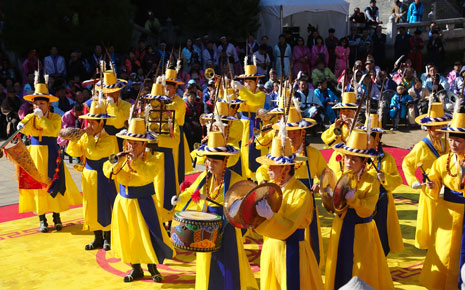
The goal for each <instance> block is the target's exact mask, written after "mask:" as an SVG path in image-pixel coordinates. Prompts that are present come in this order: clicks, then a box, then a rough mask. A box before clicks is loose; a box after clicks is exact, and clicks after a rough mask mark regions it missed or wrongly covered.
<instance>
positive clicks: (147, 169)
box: [103, 152, 163, 186]
mask: <svg viewBox="0 0 465 290" xmlns="http://www.w3.org/2000/svg"><path fill="white" fill-rule="evenodd" d="M125 161H126V158H125V157H123V158H121V159H120V160H119V162H118V163H117V164H115V165H114V164H111V163H110V162H109V161H107V162H105V163H104V164H103V172H104V174H105V176H106V177H107V178H109V177H110V174H111V173H112V172H113V175H112V179H114V180H116V181H117V182H118V183H120V184H122V185H125V186H142V185H146V184H148V183H150V182H153V180H154V179H155V176H156V175H157V174H158V172H159V170H162V168H161V166H163V164H162V163H161V162H160V156H159V155H152V154H151V153H148V152H146V153H145V158H144V159H142V158H139V159H137V160H136V161H134V162H132V163H131V168H132V169H133V170H134V171H132V170H130V169H129V166H128V164H127V162H125ZM121 167H123V168H122V169H121ZM120 169H121V170H120Z"/></svg>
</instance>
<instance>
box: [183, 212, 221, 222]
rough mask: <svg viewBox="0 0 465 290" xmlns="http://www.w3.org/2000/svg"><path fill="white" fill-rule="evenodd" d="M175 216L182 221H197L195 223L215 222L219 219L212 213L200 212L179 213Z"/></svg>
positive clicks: (219, 218)
mask: <svg viewBox="0 0 465 290" xmlns="http://www.w3.org/2000/svg"><path fill="white" fill-rule="evenodd" d="M175 216H176V217H177V218H180V219H184V220H197V221H217V220H221V217H220V216H219V215H217V214H214V213H208V212H201V211H189V210H188V211H179V212H177V213H175Z"/></svg>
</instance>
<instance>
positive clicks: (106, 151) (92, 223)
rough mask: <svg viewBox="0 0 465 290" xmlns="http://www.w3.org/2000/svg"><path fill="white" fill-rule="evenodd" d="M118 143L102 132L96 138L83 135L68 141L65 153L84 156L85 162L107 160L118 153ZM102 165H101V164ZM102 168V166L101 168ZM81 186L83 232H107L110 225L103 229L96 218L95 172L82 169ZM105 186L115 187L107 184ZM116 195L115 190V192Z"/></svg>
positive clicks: (85, 168) (112, 184)
mask: <svg viewBox="0 0 465 290" xmlns="http://www.w3.org/2000/svg"><path fill="white" fill-rule="evenodd" d="M118 151H119V150H118V143H117V142H116V140H115V138H113V137H112V136H110V135H108V133H106V132H105V131H102V132H101V133H100V135H99V136H98V137H93V136H89V135H87V134H84V135H82V136H81V138H80V139H79V140H77V141H73V140H70V141H69V143H68V147H67V148H66V153H68V155H70V156H72V157H81V156H84V157H85V158H86V162H88V161H87V160H95V161H98V160H101V159H104V158H108V156H110V154H112V153H114V154H116V153H118ZM102 165H103V164H102ZM102 167H103V166H102ZM81 186H82V196H83V202H82V206H83V212H84V224H83V229H84V230H90V231H99V230H103V231H109V230H110V229H111V224H110V225H108V226H106V227H103V226H102V225H101V224H100V223H99V222H98V220H97V218H98V198H97V196H98V195H97V171H96V170H91V169H88V168H87V167H84V169H83V170H82V174H81ZM106 186H108V187H109V186H113V187H115V186H116V185H115V184H114V183H108V184H107V185H106ZM115 193H116V190H115Z"/></svg>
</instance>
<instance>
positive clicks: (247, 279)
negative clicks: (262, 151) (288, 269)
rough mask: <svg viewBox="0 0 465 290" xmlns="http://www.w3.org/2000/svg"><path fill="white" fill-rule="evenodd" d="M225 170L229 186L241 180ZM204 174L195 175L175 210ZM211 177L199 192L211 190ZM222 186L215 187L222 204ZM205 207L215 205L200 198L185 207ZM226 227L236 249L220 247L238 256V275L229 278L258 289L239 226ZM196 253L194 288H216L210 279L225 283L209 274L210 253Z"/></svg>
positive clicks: (180, 207)
mask: <svg viewBox="0 0 465 290" xmlns="http://www.w3.org/2000/svg"><path fill="white" fill-rule="evenodd" d="M227 170H228V171H229V173H230V181H229V187H231V186H233V185H234V184H235V183H237V182H239V181H241V180H243V178H242V177H241V176H240V175H238V174H236V173H235V172H233V171H230V170H229V169H227ZM205 176H206V171H204V172H203V173H201V174H200V175H199V176H198V177H197V179H196V180H195V182H194V183H193V184H192V185H191V186H190V187H189V188H187V189H186V190H185V191H184V192H183V193H182V194H181V195H180V201H179V202H178V204H177V206H176V209H177V210H181V209H182V208H183V207H184V206H185V204H186V203H187V202H188V201H189V199H190V197H191V195H192V194H193V193H194V192H195V190H196V189H197V187H198V185H199V184H200V182H201V181H202V180H203V179H204V178H205ZM225 176H226V173H225ZM211 179H212V177H209V182H208V183H205V185H204V186H203V187H202V188H201V189H200V193H201V194H206V193H207V187H208V189H209V191H208V192H210V193H212V192H213V190H214V188H213V186H212V182H211ZM224 182H227V181H226V180H225V181H224ZM224 186H225V184H224V183H223V184H222V185H221V187H219V188H217V190H218V196H217V197H216V198H215V201H216V202H217V203H219V204H224V194H225V192H224V191H225V188H224ZM207 207H213V208H215V207H216V205H214V204H212V203H210V202H207V201H203V200H202V201H200V202H199V203H195V202H190V203H189V206H188V207H187V209H188V210H195V211H202V210H203V209H204V208H205V210H207ZM216 209H218V208H216ZM223 226H225V220H223ZM228 227H230V228H229V229H228V230H232V231H234V233H235V237H236V238H235V239H236V240H235V244H236V249H234V248H231V249H222V250H223V251H224V250H230V251H237V258H238V265H239V275H237V276H235V275H234V274H233V277H232V278H231V279H232V280H234V284H235V285H237V286H239V285H240V289H258V284H257V281H256V279H255V277H254V275H253V273H252V269H251V268H250V264H249V260H248V258H247V255H246V253H245V250H244V245H243V239H242V232H241V230H240V229H239V228H232V226H231V225H230V224H228ZM225 242H227V241H225V237H224V236H223V240H222V247H223V246H224V244H225ZM196 255H197V261H196V275H195V289H196V290H205V289H212V290H216V289H215V288H214V287H213V286H212V285H210V281H212V283H214V284H216V285H224V284H226V279H225V278H224V277H211V276H210V269H211V264H212V253H200V252H198V253H196ZM223 262H227V261H223ZM227 268H229V267H227ZM229 287H231V288H230V289H236V288H234V287H233V286H232V285H229ZM218 289H222V288H218ZM237 289H238V288H237Z"/></svg>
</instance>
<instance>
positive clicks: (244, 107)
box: [238, 87, 267, 179]
mask: <svg viewBox="0 0 465 290" xmlns="http://www.w3.org/2000/svg"><path fill="white" fill-rule="evenodd" d="M239 99H240V100H243V101H245V103H242V104H241V105H240V107H239V110H238V112H240V113H241V122H242V124H243V126H244V127H243V131H242V141H241V157H242V175H243V176H244V177H247V178H252V179H255V171H256V168H255V169H254V168H253V167H254V166H256V167H257V168H258V167H259V164H258V163H256V161H255V158H256V157H259V156H262V155H265V154H266V153H267V152H264V150H258V152H257V150H256V149H255V143H254V142H252V141H253V139H252V138H251V135H252V136H253V132H250V130H251V128H255V127H257V129H260V124H259V123H258V121H256V122H254V124H250V122H251V121H250V119H254V118H253V116H252V115H255V114H256V112H257V110H258V109H260V108H263V107H264V106H265V93H264V92H262V91H260V90H258V89H257V92H256V93H252V92H251V91H250V90H249V89H248V88H246V87H242V88H241V89H240V90H239ZM249 143H250V144H249ZM252 150H253V151H254V152H252V156H250V158H251V159H253V160H251V162H249V154H250V153H251V152H250V151H252Z"/></svg>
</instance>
